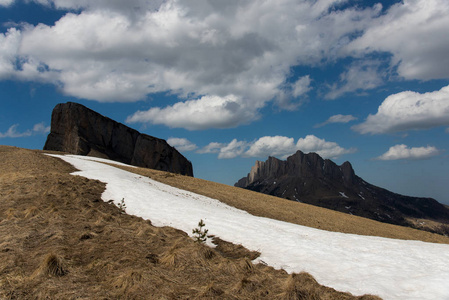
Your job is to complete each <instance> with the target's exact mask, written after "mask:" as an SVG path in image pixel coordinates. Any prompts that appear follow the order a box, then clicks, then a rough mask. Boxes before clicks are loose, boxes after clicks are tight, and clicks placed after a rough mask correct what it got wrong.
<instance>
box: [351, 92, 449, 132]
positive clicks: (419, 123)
mask: <svg viewBox="0 0 449 300" xmlns="http://www.w3.org/2000/svg"><path fill="white" fill-rule="evenodd" d="M447 125H449V86H445V87H443V88H442V89H440V90H439V91H435V92H429V93H424V94H421V93H417V92H412V91H405V92H401V93H397V94H394V95H390V96H388V97H387V98H386V99H385V100H384V101H383V102H382V104H381V105H380V106H379V108H378V111H377V113H376V114H375V115H371V114H370V115H369V116H368V118H367V119H366V120H365V122H363V123H361V124H358V125H355V126H353V127H352V128H353V129H354V130H355V131H358V132H360V133H362V134H367V133H371V134H381V133H391V132H398V131H407V130H412V129H428V128H432V127H437V126H447Z"/></svg>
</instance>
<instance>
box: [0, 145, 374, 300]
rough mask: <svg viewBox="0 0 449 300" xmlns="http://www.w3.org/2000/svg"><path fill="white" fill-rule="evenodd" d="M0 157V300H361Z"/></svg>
mask: <svg viewBox="0 0 449 300" xmlns="http://www.w3.org/2000/svg"><path fill="white" fill-rule="evenodd" d="M0 157H1V159H0V299H288V298H291V299H314V298H313V297H316V296H317V295H318V296H319V297H321V298H322V299H361V298H360V297H354V296H351V295H349V294H346V293H341V292H338V291H335V290H333V289H330V288H326V287H323V286H321V285H319V284H318V283H316V282H315V281H314V280H313V279H310V278H311V276H310V275H308V274H298V275H289V274H287V273H286V272H285V271H282V270H274V269H273V268H271V267H268V266H265V265H262V264H258V265H254V264H252V262H251V259H252V258H253V257H255V256H257V253H254V252H250V251H248V250H246V249H244V248H243V247H241V246H239V245H233V244H231V243H226V242H225V241H221V240H219V239H216V240H215V242H216V243H217V244H218V246H217V249H211V248H207V247H206V246H205V245H202V244H198V243H195V242H194V241H193V240H192V239H191V238H189V237H188V236H187V234H185V233H184V232H181V231H179V230H176V229H173V228H170V227H162V228H157V227H154V226H152V225H151V222H150V221H146V220H142V219H141V218H137V217H134V216H129V215H126V214H122V213H121V212H120V210H119V209H118V208H117V207H116V206H114V205H111V204H108V203H105V202H103V201H101V193H102V192H103V190H104V184H103V183H100V182H98V181H94V180H88V179H85V178H82V177H79V176H72V175H69V173H70V172H72V171H74V169H73V168H72V167H71V166H70V165H68V164H66V163H64V162H63V161H61V160H59V159H56V158H52V157H48V156H45V155H42V153H41V152H40V151H30V150H25V149H18V148H13V147H1V146H0ZM167 178H170V176H167ZM303 277H304V278H303ZM291 278H293V279H291ZM301 278H303V279H301ZM292 280H293V281H292ZM305 283H307V285H305ZM303 286H304V287H303ZM305 286H306V287H305ZM304 290H305V291H306V292H304ZM328 295H331V296H328ZM326 297H327V298H326ZM367 297H368V298H366V299H377V298H376V297H373V296H367Z"/></svg>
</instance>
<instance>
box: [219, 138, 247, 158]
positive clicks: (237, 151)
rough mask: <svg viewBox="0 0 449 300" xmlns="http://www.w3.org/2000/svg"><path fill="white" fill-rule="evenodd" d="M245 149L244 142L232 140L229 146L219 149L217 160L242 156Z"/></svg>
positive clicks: (245, 144)
mask: <svg viewBox="0 0 449 300" xmlns="http://www.w3.org/2000/svg"><path fill="white" fill-rule="evenodd" d="M246 147H247V143H246V142H244V141H238V140H237V139H233V140H232V141H231V142H230V143H229V144H227V145H225V146H224V147H222V148H221V149H220V152H219V153H218V158H219V159H224V158H235V157H237V156H240V155H242V153H243V152H244V151H245V149H246Z"/></svg>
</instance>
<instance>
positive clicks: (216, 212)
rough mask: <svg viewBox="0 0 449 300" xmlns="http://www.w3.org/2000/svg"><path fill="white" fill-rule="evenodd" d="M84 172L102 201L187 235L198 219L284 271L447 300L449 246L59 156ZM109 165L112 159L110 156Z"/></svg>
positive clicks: (351, 287) (389, 293)
mask: <svg viewBox="0 0 449 300" xmlns="http://www.w3.org/2000/svg"><path fill="white" fill-rule="evenodd" d="M53 156H56V157H60V158H62V159H63V160H65V161H67V162H69V163H71V164H72V165H74V167H75V168H77V169H79V170H80V171H78V172H74V173H72V174H73V175H79V176H84V177H86V178H90V179H96V180H100V181H102V182H105V183H106V190H105V191H104V193H103V195H102V199H103V200H104V201H108V200H111V199H112V200H114V202H115V203H118V202H119V201H120V200H121V199H122V198H124V199H125V204H126V212H127V213H129V214H133V215H136V216H140V217H142V218H144V219H150V220H151V222H152V223H153V224H154V225H156V226H172V227H175V228H178V229H180V230H183V231H185V232H187V233H188V234H191V232H192V229H193V228H195V227H196V226H197V224H198V221H199V220H200V219H203V220H204V222H205V223H206V228H207V229H209V232H210V233H211V234H214V235H216V236H219V237H220V238H222V239H224V240H227V241H230V242H233V243H236V244H242V245H243V246H245V247H247V248H248V249H250V250H257V251H259V252H261V256H260V257H259V258H258V259H257V262H262V261H263V262H266V263H267V264H268V265H271V266H273V267H275V268H278V269H279V268H284V269H285V270H286V271H287V272H301V271H307V272H309V273H310V274H312V275H313V276H314V277H315V278H316V279H317V281H318V282H319V283H321V284H324V285H326V286H330V287H332V288H335V289H337V290H340V291H347V292H350V293H353V294H355V295H361V294H366V293H369V294H375V295H379V296H380V297H382V298H384V299H449V285H448V284H447V283H448V282H449V245H443V244H432V243H424V242H420V241H405V240H394V239H386V238H380V237H371V236H360V235H354V234H344V233H338V232H328V231H324V230H318V229H314V228H309V227H305V226H300V225H295V224H291V223H286V222H281V221H277V220H272V219H269V218H262V217H256V216H253V215H251V214H249V213H248V212H246V211H243V210H240V209H236V208H233V207H230V206H228V205H225V204H223V203H221V202H220V201H218V200H215V199H211V198H208V197H204V196H202V195H198V194H194V193H191V192H188V191H184V190H180V189H177V188H174V187H171V186H168V185H165V184H162V183H159V182H157V181H154V180H152V179H150V178H147V177H142V176H138V175H136V174H133V173H130V172H126V171H123V170H121V169H118V168H115V167H112V166H109V165H105V164H102V163H98V162H95V161H93V160H92V159H90V158H89V159H86V157H81V156H61V155H53ZM112 163H113V162H112Z"/></svg>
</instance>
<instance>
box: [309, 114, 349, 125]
mask: <svg viewBox="0 0 449 300" xmlns="http://www.w3.org/2000/svg"><path fill="white" fill-rule="evenodd" d="M354 120H357V118H356V117H354V116H352V115H342V114H338V115H333V116H331V117H329V119H327V120H326V121H324V122H323V123H319V124H316V125H315V126H314V127H315V128H318V127H323V126H326V125H328V124H334V123H349V122H351V121H354Z"/></svg>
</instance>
